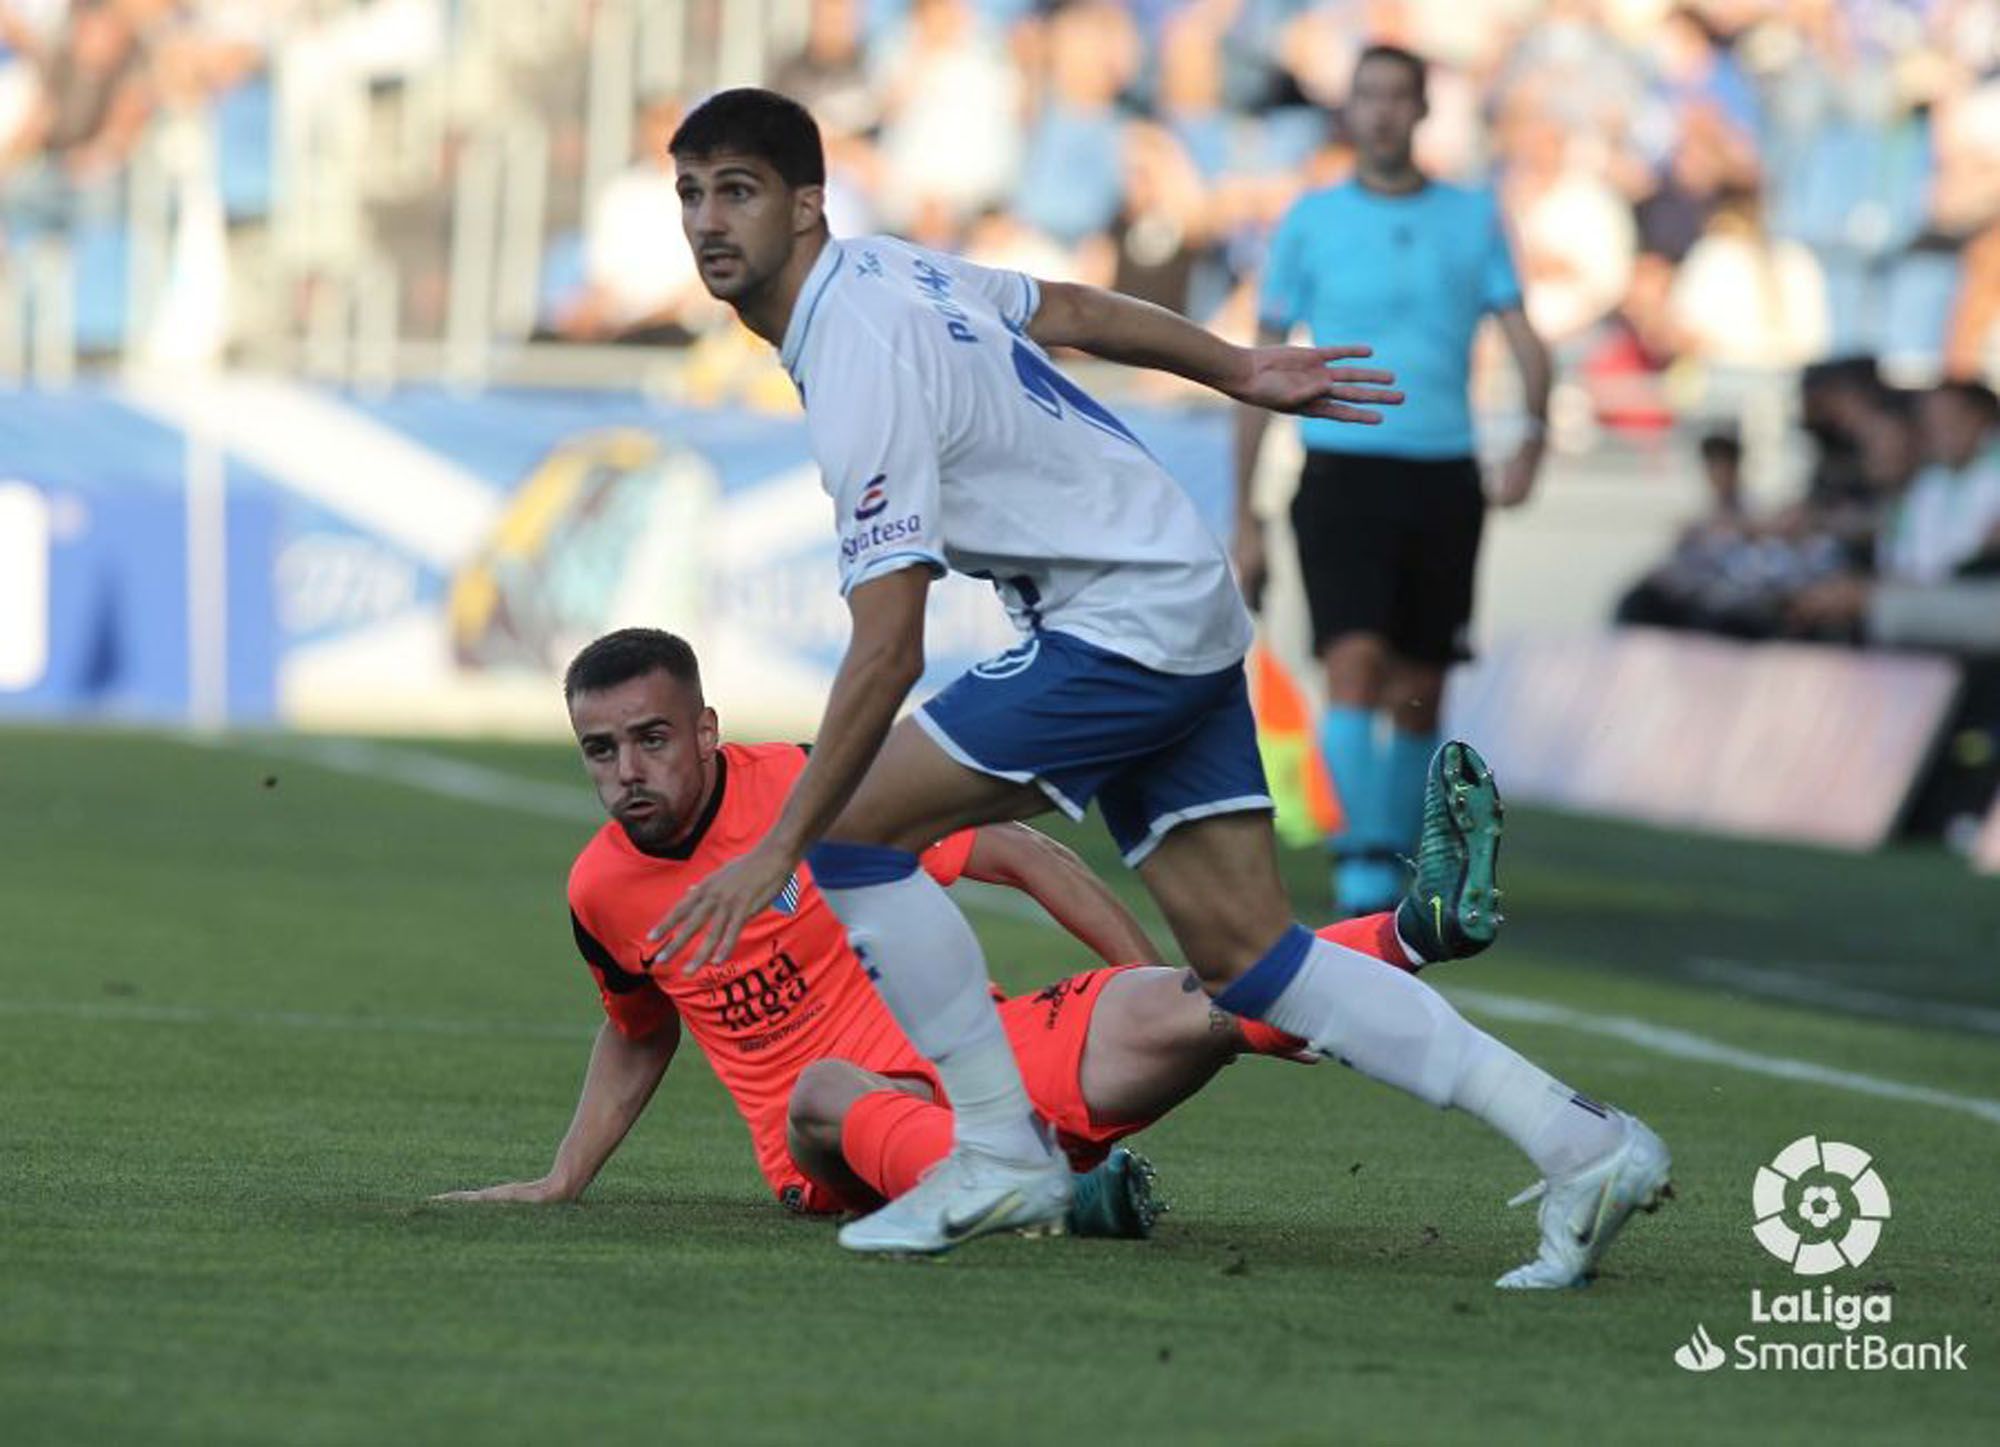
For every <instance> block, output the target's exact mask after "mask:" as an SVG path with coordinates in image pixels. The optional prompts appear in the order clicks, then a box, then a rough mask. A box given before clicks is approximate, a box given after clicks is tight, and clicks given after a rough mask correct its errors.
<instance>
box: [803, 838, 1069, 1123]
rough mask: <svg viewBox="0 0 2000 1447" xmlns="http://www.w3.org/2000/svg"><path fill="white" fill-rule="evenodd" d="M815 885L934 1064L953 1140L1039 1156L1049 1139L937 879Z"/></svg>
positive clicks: (966, 929) (964, 932) (968, 938)
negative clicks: (846, 886)
mask: <svg viewBox="0 0 2000 1447" xmlns="http://www.w3.org/2000/svg"><path fill="white" fill-rule="evenodd" d="M912 862H913V863H914V861H912ZM819 889H820V894H821V896H822V897H823V898H824V899H825V900H826V902H827V904H828V905H830V906H831V907H832V909H833V912H834V913H835V914H836V915H838V916H839V917H840V922H841V923H842V924H843V925H845V926H846V927H847V938H848V942H849V943H850V944H852V945H853V946H854V950H855V953H856V954H858V955H859V956H860V957H861V963H862V965H863V967H864V968H865V969H867V971H868V973H869V976H870V978H871V979H873V980H874V982H875V990H876V993H878V994H879V995H880V996H881V997H882V1003H883V1004H885V1005H887V1006H888V1007H889V1013H890V1014H891V1015H893V1016H894V1017H895V1019H896V1023H897V1024H898V1025H900V1026H902V1027H903V1033H904V1034H905V1035H907V1036H908V1037H909V1038H910V1043H911V1044H912V1045H915V1046H916V1047H917V1050H918V1052H919V1053H920V1054H922V1055H923V1057H924V1058H925V1059H927V1060H929V1061H930V1062H931V1063H932V1064H933V1065H935V1066H936V1067H937V1073H938V1079H939V1080H941V1081H943V1082H944V1089H945V1094H946V1095H947V1096H949V1097H950V1103H951V1111H952V1134H953V1137H954V1139H955V1140H956V1143H957V1144H958V1145H961V1146H972V1147H975V1148H976V1149H978V1150H981V1151H984V1152H985V1153H986V1154H988V1155H994V1156H1000V1157H1002V1158H1003V1159H1006V1160H1015V1161H1039V1160H1044V1159H1046V1158H1047V1157H1048V1156H1049V1153H1050V1148H1049V1145H1048V1142H1047V1140H1046V1138H1045V1137H1044V1135H1043V1133H1042V1130H1041V1126H1040V1124H1039V1122H1038V1121H1037V1120H1036V1118H1035V1109H1034V1106H1033V1105H1032V1104H1031V1103H1030V1102H1029V1100H1028V1092H1027V1089H1026V1088H1025V1087H1024V1086H1023V1085H1022V1084H1021V1069H1020V1066H1019V1065H1018V1064H1017V1063H1016V1062H1015V1060H1014V1052H1013V1050H1012V1049H1011V1048H1010V1047H1009V1046H1008V1043H1007V1033H1006V1031H1005V1030H1003V1029H1002V1028H1001V1025H1000V1014H999V1011H998V1010H996V1009H995V1008H994V1005H993V996H992V994H991V992H990V991H989V990H988V988H987V982H986V957H985V955H984V954H982V953H981V951H980V948H979V940H978V938H977V937H976V936H974V934H973V933H972V927H971V926H970V925H968V924H967V923H966V922H965V916H964V915H962V914H960V913H959V911H958V907H957V906H956V905H954V904H953V903H952V902H951V899H950V897H949V896H947V895H946V894H945V892H944V889H943V887H942V886H941V885H939V884H938V882H937V881H936V880H934V879H932V878H931V877H930V875H928V874H926V873H925V872H924V871H923V870H922V869H913V870H912V871H911V872H910V873H908V874H906V875H904V876H903V877H902V878H900V879H896V880H892V881H889V882H887V883H880V884H868V885H864V886H861V887H858V888H851V889H834V888H829V887H828V886H827V885H826V884H825V883H824V882H822V883H821V884H820V887H819Z"/></svg>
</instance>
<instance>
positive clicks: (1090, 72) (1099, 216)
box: [1014, 0, 1139, 246]
mask: <svg viewBox="0 0 2000 1447" xmlns="http://www.w3.org/2000/svg"><path fill="white" fill-rule="evenodd" d="M1138 47H1139V38H1138V32H1137V31H1136V30H1135V29H1134V28H1133V25H1132V22H1131V19H1130V18H1129V17H1128V16H1127V15H1126V14H1125V13H1124V11H1122V10H1120V9H1119V8H1118V7H1117V6H1116V5H1112V4H1108V3H1105V0H1086V3H1081V4H1072V5H1066V6H1064V7H1063V8H1062V9H1061V10H1059V11H1057V12H1056V13H1055V15H1054V16H1052V17H1051V18H1050V19H1049V20H1048V22H1047V23H1046V26H1045V28H1044V30H1043V32H1042V35H1041V39H1040V42H1039V45H1038V47H1037V48H1038V49H1039V51H1040V52H1041V54H1042V56H1043V57H1044V59H1043V65H1044V67H1045V69H1044V72H1043V76H1042V80H1043V84H1042V85H1041V86H1039V87H1038V89H1039V90H1040V92H1041V97H1042V99H1041V105H1040V108H1039V111H1038V113H1037V114H1036V116H1035V117H1034V120H1033V121H1032V122H1031V123H1030V125H1029V127H1028V137H1027V149H1026V154H1025V156H1024V158H1023V161H1022V166H1021V177H1020V181H1019V183H1018V185H1017V187H1016V190H1015V196H1014V209H1015V210H1016V211H1018V212H1020V214H1021V217H1022V219H1023V220H1025V221H1026V222H1027V223H1028V224H1029V225H1030V226H1033V227H1035V228H1036V229H1037V230H1039V231H1043V232H1046V233H1047V234H1048V235H1050V236H1053V237H1054V238H1055V239H1056V240H1057V241H1060V242H1063V243H1064V244H1066V245H1070V246H1074V245H1075V244H1076V243H1077V242H1079V241H1081V240H1083V238H1084V237H1086V236H1089V235H1092V234H1094V233H1101V232H1103V231H1106V230H1107V229H1109V228H1110V226H1111V224H1112V221H1113V220H1114V218H1116V217H1117V215H1118V209H1119V207H1118V203H1119V198H1120V196H1121V194H1122V193H1123V191H1124V173H1125V170H1126V164H1125V135H1124V129H1125V122H1124V118H1123V117H1122V116H1121V115H1120V114H1119V111H1118V108H1117V100H1118V96H1119V93H1120V92H1121V91H1123V90H1124V89H1125V87H1126V86H1128V85H1129V84H1131V82H1132V79H1133V77H1134V76H1135V75H1136V74H1137V73H1138V68H1139V48H1138Z"/></svg>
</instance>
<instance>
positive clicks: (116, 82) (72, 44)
mask: <svg viewBox="0 0 2000 1447" xmlns="http://www.w3.org/2000/svg"><path fill="white" fill-rule="evenodd" d="M145 13H146V7H142V6H132V7H130V8H129V9H128V8H127V7H125V6H121V5H119V4H117V3H114V0H74V3H73V4H72V6H71V7H70V10H69V13H68V17H67V20H66V22H65V23H64V25H63V26H62V28H61V29H60V30H59V31H58V32H56V34H55V36H54V37H53V39H52V41H51V42H50V43H49V44H47V45H46V46H45V47H43V48H41V49H40V50H39V52H38V53H37V56H36V59H37V62H38V63H37V77H36V85H35V87H34V94H33V96H32V98H31V100H30V101H29V103H28V104H27V106H26V109H25V113H24V114H23V116H22V117H21V119H20V121H19V123H18V125H17V127H16V129H15V131H14V133H13V135H12V136H11V137H10V138H9V141H8V148H9V152H10V154H11V157H12V159H14V160H16V161H22V160H29V161H31V162H32V163H36V164H38V165H39V166H40V168H41V169H39V170H35V169H31V170H30V171H29V172H28V173H27V174H26V175H25V176H23V177H21V178H20V181H19V183H18V184H17V185H16V186H14V187H11V188H10V191H11V192H12V194H11V197H10V199H11V200H12V201H13V202H14V203H15V205H16V206H22V205H25V206H26V207H28V208H30V209H31V210H34V211H37V212H40V213H42V217H41V219H45V220H66V219H67V206H68V196H67V191H66V188H65V186H64V182H69V183H75V184H89V183H91V182H95V181H101V180H104V179H106V178H107V177H109V176H111V175H113V174H115V173H116V172H117V171H118V170H119V169H120V168H121V167H122V166H123V165H124V163H125V160H126V158H127V157H128V156H129V155H130V154H131V151H132V148H133V146H134V145H136V144H137V142H138V139H139V136H140V134H141V133H142V132H143V130H144V128H145V124H146V120H147V117H148V116H149V115H150V113H151V110H152V104H153V90H152V86H151V83H150V78H149V75H148V69H147V52H146V47H145V44H144V41H143V38H142V36H141V33H140V29H139V25H138V18H139V17H141V16H143V15H144V14H145ZM31 33H32V32H27V31H26V30H25V27H17V28H16V30H15V32H14V34H15V37H16V38H26V35H27V34H31Z"/></svg>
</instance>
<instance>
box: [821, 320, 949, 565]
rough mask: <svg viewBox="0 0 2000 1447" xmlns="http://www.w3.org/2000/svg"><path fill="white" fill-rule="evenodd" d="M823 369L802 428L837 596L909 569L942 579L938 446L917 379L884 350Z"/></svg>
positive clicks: (854, 355)
mask: <svg viewBox="0 0 2000 1447" xmlns="http://www.w3.org/2000/svg"><path fill="white" fill-rule="evenodd" d="M827 360H828V362H829V363H832V365H825V366H822V367H821V368H819V369H818V371H819V372H820V375H818V376H815V377H814V378H813V379H812V382H811V385H810V387H809V388H808V391H807V396H806V423H807V430H808V431H809V432H810V433H811V436H812V446H813V455H814V457H815V458H816V459H817V460H818V462H819V466H820V471H821V473H822V474H823V475H824V477H825V480H826V490H827V492H828V494H830V495H831V496H832V498H833V519H834V527H835V529H836V530H837V531H838V533H839V535H840V591H841V594H842V596H845V595H846V594H848V593H850V592H852V591H853V590H854V589H856V588H858V587H860V586H861V584H863V583H865V582H867V581H868V580H869V579H871V578H879V577H881V576H883V575H884V574H885V573H894V572H898V571H900V570H902V569H904V568H908V567H912V566H921V567H928V568H929V569H930V570H931V572H932V574H933V575H934V576H937V577H943V576H944V574H945V571H946V567H945V561H944V534H943V519H942V518H941V517H940V516H939V515H938V440H937V436H936V434H935V433H934V432H933V431H932V427H931V418H932V415H933V411H934V409H933V408H932V407H931V406H930V403H929V399H928V398H927V397H926V395H925V392H924V386H923V381H922V379H921V378H920V377H919V376H918V374H917V372H916V370H915V369H914V368H913V367H912V366H911V365H910V363H909V362H908V361H907V360H905V359H903V358H901V357H898V356H896V355H895V354H894V353H893V352H892V351H891V350H890V349H889V348H887V347H884V348H882V349H881V350H879V351H877V350H875V349H872V348H871V349H867V350H866V351H865V352H857V351H849V352H848V353H847V355H845V356H840V357H838V358H828V359H827Z"/></svg>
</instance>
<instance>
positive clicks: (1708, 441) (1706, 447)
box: [1701, 427, 1743, 462]
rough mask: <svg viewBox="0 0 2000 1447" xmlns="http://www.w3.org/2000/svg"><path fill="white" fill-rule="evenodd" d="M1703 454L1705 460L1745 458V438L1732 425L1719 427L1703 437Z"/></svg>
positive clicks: (1738, 460) (1732, 460)
mask: <svg viewBox="0 0 2000 1447" xmlns="http://www.w3.org/2000/svg"><path fill="white" fill-rule="evenodd" d="M1701 455H1702V459H1703V460H1704V461H1708V462H1715V461H1722V460H1727V461H1730V462H1741V461H1742V460H1743V439H1742V438H1741V437H1739V436H1737V435H1736V430H1735V429H1734V428H1730V427H1718V428H1716V429H1715V430H1714V431H1713V432H1709V433H1707V434H1705V435H1704V436H1703V437H1702V439H1701Z"/></svg>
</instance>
